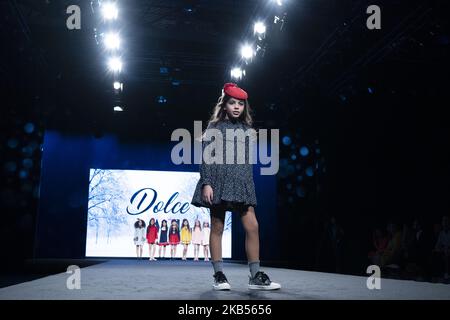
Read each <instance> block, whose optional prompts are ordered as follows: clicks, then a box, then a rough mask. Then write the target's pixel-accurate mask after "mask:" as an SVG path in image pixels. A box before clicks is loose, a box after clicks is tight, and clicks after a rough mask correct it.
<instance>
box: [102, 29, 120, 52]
mask: <svg viewBox="0 0 450 320" xmlns="http://www.w3.org/2000/svg"><path fill="white" fill-rule="evenodd" d="M103 42H104V44H105V47H106V48H107V49H109V50H115V49H119V47H120V37H119V35H118V34H117V33H114V32H109V33H107V34H105V37H104V40H103Z"/></svg>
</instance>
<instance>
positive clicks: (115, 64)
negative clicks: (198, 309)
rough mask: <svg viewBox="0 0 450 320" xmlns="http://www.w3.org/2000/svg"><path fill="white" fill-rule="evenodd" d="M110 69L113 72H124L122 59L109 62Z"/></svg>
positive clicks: (113, 59)
mask: <svg viewBox="0 0 450 320" xmlns="http://www.w3.org/2000/svg"><path fill="white" fill-rule="evenodd" d="M108 66H109V69H110V70H111V71H113V72H120V71H121V70H122V61H121V60H120V58H117V57H113V58H110V59H109V61H108Z"/></svg>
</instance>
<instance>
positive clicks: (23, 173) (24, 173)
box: [19, 170, 28, 179]
mask: <svg viewBox="0 0 450 320" xmlns="http://www.w3.org/2000/svg"><path fill="white" fill-rule="evenodd" d="M27 177H28V172H27V171H26V170H20V171H19V178H20V179H25V178H27Z"/></svg>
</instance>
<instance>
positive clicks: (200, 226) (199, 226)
mask: <svg viewBox="0 0 450 320" xmlns="http://www.w3.org/2000/svg"><path fill="white" fill-rule="evenodd" d="M197 222H198V226H197ZM197 227H198V228H199V229H200V231H202V223H201V222H200V220H195V223H194V231H195V228H197Z"/></svg>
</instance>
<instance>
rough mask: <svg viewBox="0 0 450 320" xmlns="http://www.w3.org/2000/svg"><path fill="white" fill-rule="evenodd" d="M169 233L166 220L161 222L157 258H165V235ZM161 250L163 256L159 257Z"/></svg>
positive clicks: (166, 240)
mask: <svg viewBox="0 0 450 320" xmlns="http://www.w3.org/2000/svg"><path fill="white" fill-rule="evenodd" d="M168 232H169V227H168V226H167V220H163V221H162V222H161V231H160V233H159V243H158V245H159V257H160V258H161V257H162V258H164V259H165V258H166V247H167V245H168V244H169V241H168V239H167V233H168ZM161 249H163V255H162V256H161Z"/></svg>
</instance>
